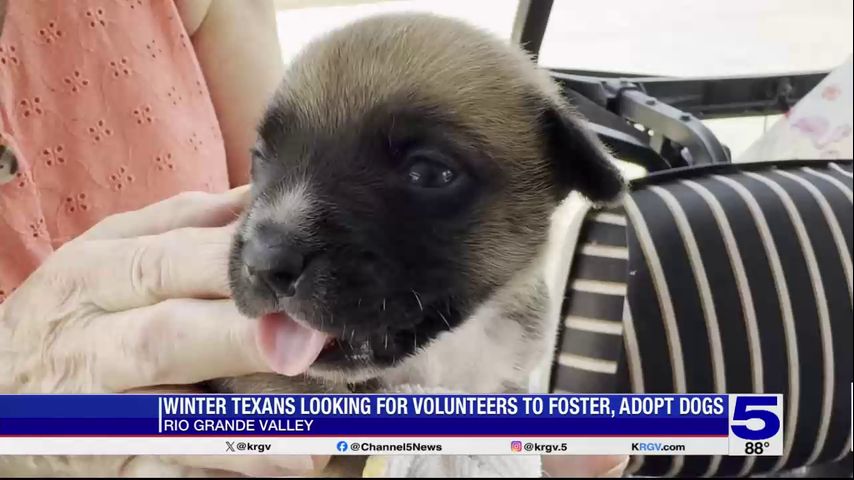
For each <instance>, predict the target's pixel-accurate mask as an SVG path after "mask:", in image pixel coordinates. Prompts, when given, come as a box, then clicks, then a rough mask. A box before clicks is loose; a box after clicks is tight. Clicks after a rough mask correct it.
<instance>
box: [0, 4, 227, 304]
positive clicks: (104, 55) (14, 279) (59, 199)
mask: <svg viewBox="0 0 854 480" xmlns="http://www.w3.org/2000/svg"><path fill="white" fill-rule="evenodd" d="M7 10H8V11H7V15H6V20H5V25H4V28H3V30H2V36H0V148H2V147H5V151H6V153H4V158H5V160H4V161H5V163H6V164H7V165H6V166H7V167H9V165H8V164H9V162H10V161H12V162H13V163H15V165H14V167H15V169H16V172H10V171H9V168H6V170H0V303H2V302H3V300H4V299H5V298H6V297H8V296H9V294H10V293H11V292H12V291H13V290H14V289H15V288H16V287H17V286H18V285H19V284H20V283H21V282H23V281H24V280H25V279H26V277H27V276H28V275H29V274H30V273H31V272H32V271H33V270H34V269H35V268H36V267H37V266H38V265H39V264H40V263H41V262H42V261H43V260H44V259H45V257H47V256H48V255H49V254H50V253H51V252H52V251H53V250H54V249H56V248H57V247H59V246H60V245H62V244H63V243H64V242H66V241H68V240H69V239H72V238H74V237H75V236H77V235H79V234H80V233H82V232H83V231H85V230H86V229H88V228H89V227H90V226H92V225H93V224H95V223H96V222H97V221H98V220H100V219H102V218H104V217H105V216H107V215H110V214H112V213H116V212H121V211H126V210H131V209H136V208H140V207H142V206H144V205H147V204H150V203H153V202H155V201H158V200H161V199H163V198H167V197H170V196H172V195H174V194H176V193H178V192H181V191H187V190H205V191H222V190H225V189H227V188H228V184H229V182H228V173H227V165H226V155H225V148H224V145H223V140H222V135H221V133H220V128H219V124H218V122H217V118H216V113H215V111H214V108H213V104H212V103H211V99H210V94H209V92H208V89H207V86H206V84H205V79H204V77H203V75H202V71H201V68H200V67H199V64H198V61H197V58H196V56H195V53H194V51H193V46H192V44H191V43H190V39H189V38H188V35H187V32H186V30H185V29H184V26H183V24H182V22H181V19H180V17H179V15H178V11H177V9H176V7H175V5H174V4H173V2H172V1H171V0H145V1H144V0H76V1H71V0H62V1H60V0H27V1H12V2H8V3H7ZM10 159H11V160H10ZM10 168H11V167H10ZM4 171H5V176H4V175H3V172H4Z"/></svg>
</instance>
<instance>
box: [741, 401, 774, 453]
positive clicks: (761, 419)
mask: <svg viewBox="0 0 854 480" xmlns="http://www.w3.org/2000/svg"><path fill="white" fill-rule="evenodd" d="M729 454H730V455H740V456H779V455H782V454H783V396H782V395H730V396H729Z"/></svg>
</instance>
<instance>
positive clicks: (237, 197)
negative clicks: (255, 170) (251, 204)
mask: <svg viewBox="0 0 854 480" xmlns="http://www.w3.org/2000/svg"><path fill="white" fill-rule="evenodd" d="M250 189H251V186H250V185H248V184H247V185H241V186H239V187H234V188H232V189H231V190H229V191H227V192H225V195H226V196H227V197H228V199H229V200H231V201H234V202H235V203H240V204H241V205H245V204H246V203H247V202H248V201H249V191H250Z"/></svg>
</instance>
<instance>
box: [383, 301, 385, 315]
mask: <svg viewBox="0 0 854 480" xmlns="http://www.w3.org/2000/svg"><path fill="white" fill-rule="evenodd" d="M383 312H385V298H383Z"/></svg>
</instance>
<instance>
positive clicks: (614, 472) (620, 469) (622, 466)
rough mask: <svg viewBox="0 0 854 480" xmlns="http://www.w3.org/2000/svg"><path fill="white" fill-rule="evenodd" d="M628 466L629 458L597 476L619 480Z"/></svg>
mask: <svg viewBox="0 0 854 480" xmlns="http://www.w3.org/2000/svg"><path fill="white" fill-rule="evenodd" d="M628 465H629V457H626V458H624V459H623V461H622V462H620V463H618V464H617V465H616V466H615V467H614V468H612V469H610V470H608V471H607V472H605V473H603V474H602V475H599V476H600V477H603V478H619V477H622V476H623V474H624V473H625V471H626V467H627V466H628Z"/></svg>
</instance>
